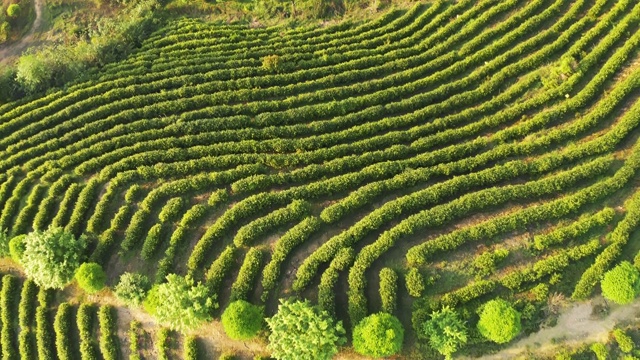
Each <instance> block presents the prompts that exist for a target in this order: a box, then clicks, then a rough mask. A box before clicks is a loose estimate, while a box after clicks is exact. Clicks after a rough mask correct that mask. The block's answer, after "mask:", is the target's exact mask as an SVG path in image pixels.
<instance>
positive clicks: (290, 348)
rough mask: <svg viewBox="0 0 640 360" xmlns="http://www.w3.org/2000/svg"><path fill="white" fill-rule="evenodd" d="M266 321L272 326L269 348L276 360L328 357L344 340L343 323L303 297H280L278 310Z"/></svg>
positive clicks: (318, 359)
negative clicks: (293, 298) (289, 298)
mask: <svg viewBox="0 0 640 360" xmlns="http://www.w3.org/2000/svg"><path fill="white" fill-rule="evenodd" d="M266 320H267V324H268V325H269V328H270V329H271V335H269V345H268V348H269V350H270V351H271V355H272V356H273V357H274V358H276V359H279V360H296V359H317V360H328V359H331V358H332V357H333V356H334V355H335V354H336V353H337V352H338V346H340V345H342V344H344V343H345V342H346V339H345V337H344V335H345V331H344V328H343V327H342V323H341V322H340V321H338V322H335V321H334V319H333V318H332V317H331V316H329V314H328V313H327V312H326V311H323V310H321V309H320V308H319V307H317V306H312V305H311V304H310V303H309V302H308V301H306V300H305V301H290V300H282V299H281V300H280V305H279V306H278V312H277V313H276V314H275V315H274V316H273V317H271V318H269V319H266Z"/></svg>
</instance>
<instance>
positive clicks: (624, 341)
mask: <svg viewBox="0 0 640 360" xmlns="http://www.w3.org/2000/svg"><path fill="white" fill-rule="evenodd" d="M611 335H613V338H614V339H615V340H616V342H617V343H618V347H619V348H620V351H622V352H623V353H625V354H628V353H630V352H632V351H633V348H634V344H633V339H632V338H631V336H629V335H627V333H625V332H624V330H622V329H614V330H613V331H612V332H611Z"/></svg>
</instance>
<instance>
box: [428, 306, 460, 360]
mask: <svg viewBox="0 0 640 360" xmlns="http://www.w3.org/2000/svg"><path fill="white" fill-rule="evenodd" d="M423 331H424V335H425V336H427V337H428V338H429V344H430V345H431V347H433V348H434V349H436V350H437V351H438V352H439V353H440V354H442V355H444V357H445V358H446V359H451V355H452V354H453V353H454V352H456V351H457V350H458V349H460V347H461V346H462V345H464V344H466V343H467V327H466V326H465V325H464V323H463V322H462V320H460V318H459V317H458V314H457V313H456V312H455V311H453V310H452V309H451V308H450V307H448V306H445V307H444V308H442V310H440V311H437V310H436V311H434V312H432V313H431V319H430V320H428V321H426V322H425V324H424V327H423Z"/></svg>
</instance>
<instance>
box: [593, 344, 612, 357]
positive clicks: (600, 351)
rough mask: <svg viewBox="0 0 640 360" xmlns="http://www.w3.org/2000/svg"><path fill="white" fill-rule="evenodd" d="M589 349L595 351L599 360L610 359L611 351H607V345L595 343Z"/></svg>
mask: <svg viewBox="0 0 640 360" xmlns="http://www.w3.org/2000/svg"><path fill="white" fill-rule="evenodd" d="M589 348H590V349H591V351H593V353H594V354H595V355H596V358H597V359H598V360H607V359H608V358H609V351H607V347H606V345H604V344H602V343H593V344H591V346H590V347H589Z"/></svg>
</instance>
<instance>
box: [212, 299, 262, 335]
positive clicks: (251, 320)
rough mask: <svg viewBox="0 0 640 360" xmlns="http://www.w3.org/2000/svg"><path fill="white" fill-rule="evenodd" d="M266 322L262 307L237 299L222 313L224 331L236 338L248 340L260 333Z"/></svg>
mask: <svg viewBox="0 0 640 360" xmlns="http://www.w3.org/2000/svg"><path fill="white" fill-rule="evenodd" d="M263 323H264V312H263V310H262V307H260V306H256V305H253V304H251V303H249V302H248V301H245V300H236V301H234V302H232V303H231V304H229V306H227V308H226V309H225V310H224V312H223V313H222V326H223V327H224V332H225V333H226V334H227V336H229V337H230V338H232V339H234V340H248V339H251V338H254V337H255V336H256V335H258V332H260V330H261V329H262V324H263Z"/></svg>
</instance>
